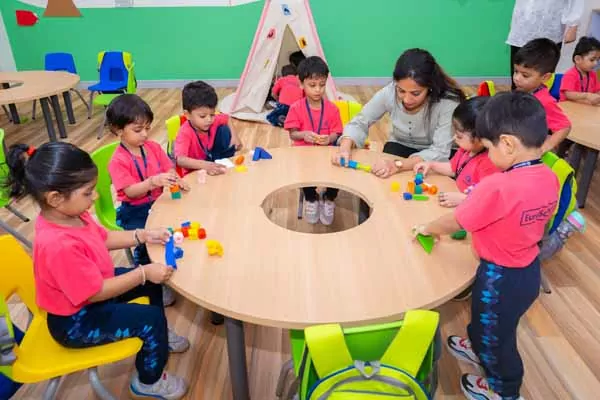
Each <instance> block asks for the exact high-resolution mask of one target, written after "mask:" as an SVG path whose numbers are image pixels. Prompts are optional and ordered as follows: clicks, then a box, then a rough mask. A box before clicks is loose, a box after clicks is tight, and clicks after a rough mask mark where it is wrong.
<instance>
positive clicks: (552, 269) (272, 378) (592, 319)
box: [0, 87, 600, 400]
mask: <svg viewBox="0 0 600 400" xmlns="http://www.w3.org/2000/svg"><path fill="white" fill-rule="evenodd" d="M342 89H343V90H344V91H345V92H347V93H349V94H351V95H353V96H354V97H355V98H356V99H357V100H359V101H360V102H363V103H364V102H366V101H367V100H368V99H369V98H370V97H371V96H372V95H373V94H374V93H375V92H376V90H377V89H378V88H376V87H347V88H342ZM471 90H472V89H471ZM228 93H231V90H227V89H223V90H219V95H220V96H223V95H225V94H228ZM84 95H85V93H84ZM140 95H141V96H142V97H143V98H144V99H146V101H148V102H149V103H150V105H151V106H152V109H153V110H154V113H155V123H154V125H153V129H152V138H153V139H155V140H157V141H159V142H161V143H163V144H165V137H166V133H165V128H164V121H165V119H166V118H168V117H169V116H171V115H173V114H176V113H178V112H179V111H180V91H179V90H175V89H153V90H140ZM30 110H31V104H24V105H20V107H19V111H20V112H21V113H22V115H25V116H28V114H29V113H30ZM75 112H76V117H77V120H78V122H77V124H75V125H74V126H68V127H67V128H68V132H69V139H68V141H70V142H72V143H74V144H76V145H78V146H80V147H82V148H83V149H85V150H87V151H93V150H95V149H97V148H98V147H99V146H101V145H104V144H106V143H109V142H111V141H113V140H115V138H114V137H112V136H110V134H108V135H106V136H105V137H104V138H103V139H102V140H99V141H98V140H96V132H97V128H98V126H99V124H100V122H101V120H102V114H101V110H99V109H98V110H96V112H95V113H94V117H93V118H92V119H91V120H88V119H87V118H86V110H85V108H84V107H83V105H82V104H81V103H76V109H75ZM387 124H388V121H387V120H384V121H382V122H379V123H377V124H376V125H375V126H374V127H373V128H372V129H371V132H370V138H371V140H372V141H374V142H375V143H376V145H379V146H380V145H381V144H382V143H383V142H384V141H385V138H386V131H387V126H388V125H387ZM234 126H235V128H236V129H237V131H238V132H239V133H240V135H241V137H242V140H243V141H244V143H245V145H246V147H248V148H250V147H253V146H257V145H258V146H264V147H266V148H269V147H280V146H288V145H289V139H288V138H287V136H286V134H285V133H284V132H283V131H282V130H280V129H276V128H272V127H270V126H268V125H263V124H256V123H245V122H238V121H236V122H235V123H234ZM0 128H3V129H5V130H6V141H7V144H9V145H10V144H14V143H27V144H32V145H36V146H37V145H39V144H41V143H42V142H44V141H46V139H47V135H46V132H45V127H44V124H43V121H42V120H41V119H40V118H39V117H38V120H36V121H30V122H27V123H24V124H22V125H19V126H14V125H12V124H10V123H9V122H8V121H7V119H6V117H5V115H4V114H0ZM379 148H381V147H379ZM296 196H297V192H294V193H289V194H288V195H287V197H286V198H283V199H279V200H278V201H277V205H278V207H276V208H277V211H276V212H273V213H272V214H271V215H272V217H273V218H275V219H277V223H279V224H286V225H290V226H292V225H293V226H294V227H295V229H302V230H310V228H308V227H307V226H306V225H303V222H298V221H297V220H296V218H295V213H296V205H297V197H296ZM342 199H343V202H347V204H350V205H351V204H352V201H353V200H352V199H351V198H347V197H346V198H344V197H343V196H342ZM599 202H600V174H596V176H595V179H594V182H593V183H592V187H591V191H590V195H589V198H588V201H587V204H586V208H585V210H583V214H584V215H585V217H586V219H587V222H588V228H587V231H586V232H585V234H584V235H577V236H574V237H573V238H571V240H570V241H569V243H568V244H567V246H566V248H565V249H564V250H563V251H562V252H561V253H560V254H559V255H558V256H557V257H556V258H555V259H554V260H553V261H552V262H549V263H548V264H547V265H545V266H544V270H545V272H546V274H547V276H548V278H549V279H550V282H551V284H552V285H553V288H554V292H553V293H552V294H550V295H546V294H541V295H540V297H539V299H538V301H537V302H536V303H535V304H534V306H533V307H532V308H531V309H530V310H529V312H528V313H527V315H526V316H525V318H523V320H522V323H521V325H520V328H519V348H520V351H521V355H522V357H523V360H524V363H525V370H526V373H525V382H524V385H523V389H522V394H523V396H524V397H525V398H527V399H528V400H537V399H539V400H553V399H556V400H565V399H582V400H583V399H589V400H592V399H598V398H600V245H599V244H598V243H600V241H599V239H600V213H599V207H600V203H599ZM282 204H284V205H286V204H287V206H285V207H283V206H282ZM18 208H19V210H21V211H22V212H23V213H25V214H26V215H29V216H32V217H33V216H35V215H36V212H37V210H36V208H35V207H34V206H33V205H32V203H31V201H30V200H24V201H22V202H21V203H20V204H19V205H18ZM338 217H339V220H340V221H339V222H338V224H339V225H337V227H336V229H343V228H344V227H347V226H348V225H351V224H353V223H354V221H353V220H352V218H354V217H353V215H352V214H351V213H346V212H344V211H340V215H338ZM0 218H3V219H6V220H8V221H9V222H10V223H11V224H13V225H14V226H15V227H18V229H19V230H20V231H21V232H22V233H23V234H25V235H26V236H28V237H29V238H32V236H33V223H27V224H23V223H20V222H19V221H18V220H17V219H16V218H14V217H12V216H11V214H9V213H8V212H6V210H0ZM320 229H322V228H320ZM114 257H115V263H117V264H119V263H124V261H125V258H124V256H123V252H115V254H114ZM9 267H10V266H9ZM448 268H452V266H451V265H449V266H448ZM468 305H469V303H468V302H461V303H457V302H451V303H448V304H446V305H444V306H442V307H440V308H439V311H440V313H441V318H442V331H443V334H444V336H445V335H448V334H464V333H465V325H466V323H467V321H468V320H469V309H468ZM11 309H12V312H13V318H14V319H15V320H16V321H18V323H20V324H22V322H23V321H24V318H25V312H24V310H23V307H22V306H20V305H19V304H18V303H16V302H15V301H12V302H11ZM167 315H168V319H169V322H170V326H171V327H173V328H175V329H176V330H177V331H178V333H180V334H183V335H186V336H187V337H188V338H189V339H190V341H191V343H192V347H191V349H190V350H189V351H188V352H187V353H185V354H182V355H174V356H171V358H170V360H169V365H168V370H169V371H170V372H172V373H175V374H178V375H181V376H184V377H185V378H186V379H187V380H188V382H190V391H189V395H188V397H187V398H188V399H207V400H217V399H230V398H231V397H232V396H231V391H230V385H229V378H228V372H227V352H226V347H225V336H224V328H223V327H213V326H211V325H210V323H209V322H208V313H207V312H205V311H204V310H202V309H200V308H198V307H196V306H195V305H193V304H192V303H190V302H188V301H186V300H185V299H183V298H179V299H178V301H177V303H176V305H175V306H174V307H171V308H169V309H167ZM246 336H247V338H246V344H247V346H248V349H247V351H248V353H247V355H248V364H249V371H250V386H251V392H252V398H253V399H257V400H267V399H273V398H274V397H275V396H274V392H275V383H276V380H277V376H278V374H279V368H280V366H281V364H282V362H283V361H285V360H286V359H288V357H289V354H288V341H287V333H286V332H285V331H282V330H280V329H272V328H265V327H258V326H252V325H247V329H246ZM132 370H133V360H132V359H128V360H125V361H123V362H120V363H117V364H114V365H110V366H106V367H102V368H100V376H101V379H102V380H103V382H105V384H106V385H107V387H108V388H109V389H110V390H111V391H112V392H113V393H115V394H117V397H118V398H119V399H127V398H128V390H127V387H128V380H129V376H130V374H131V372H132ZM470 370H471V369H470V368H469V367H468V366H466V365H465V364H459V363H458V362H457V361H455V360H454V359H453V358H452V357H451V356H449V355H448V353H447V352H446V351H444V353H443V356H442V359H441V378H440V386H439V390H438V395H437V397H436V398H437V399H461V398H463V396H462V394H461V391H460V388H459V386H458V379H459V376H460V375H461V373H464V372H466V371H470ZM42 391H43V385H27V386H25V387H23V388H22V389H21V390H20V391H19V393H18V394H17V396H16V397H15V398H16V399H40V398H41V393H42ZM58 398H60V399H76V400H80V399H93V398H95V397H94V395H93V394H92V392H91V390H90V387H89V385H88V383H87V376H86V375H85V374H83V373H79V374H73V375H71V376H68V377H66V378H64V379H63V381H62V383H61V386H60V389H59V395H58Z"/></svg>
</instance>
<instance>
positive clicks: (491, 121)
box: [475, 91, 548, 148]
mask: <svg viewBox="0 0 600 400" xmlns="http://www.w3.org/2000/svg"><path fill="white" fill-rule="evenodd" d="M475 130H476V132H477V135H478V137H479V138H481V139H487V140H489V141H490V142H492V143H493V144H494V145H495V144H497V143H498V141H499V140H500V135H511V136H515V137H517V138H518V139H519V140H520V141H521V143H522V144H523V145H524V146H525V147H529V148H539V147H541V146H542V144H543V143H544V141H545V140H546V137H547V136H548V124H547V123H546V111H545V110H544V107H543V106H542V104H541V103H540V102H539V100H538V99H536V98H535V97H534V96H533V95H531V94H529V93H525V92H521V91H515V92H505V93H499V94H497V95H496V96H494V97H491V98H490V99H489V100H488V102H487V103H486V105H485V106H484V107H483V110H481V113H480V114H479V116H478V117H477V123H476V128H475Z"/></svg>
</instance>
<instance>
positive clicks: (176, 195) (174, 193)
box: [169, 185, 181, 200]
mask: <svg viewBox="0 0 600 400" xmlns="http://www.w3.org/2000/svg"><path fill="white" fill-rule="evenodd" d="M169 191H170V192H171V199H173V200H178V199H181V189H180V188H179V185H172V186H170V187H169Z"/></svg>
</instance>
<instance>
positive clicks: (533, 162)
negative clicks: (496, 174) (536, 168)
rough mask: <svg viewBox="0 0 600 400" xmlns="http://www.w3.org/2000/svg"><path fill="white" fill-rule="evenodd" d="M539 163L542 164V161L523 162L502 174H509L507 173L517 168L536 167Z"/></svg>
mask: <svg viewBox="0 0 600 400" xmlns="http://www.w3.org/2000/svg"><path fill="white" fill-rule="evenodd" d="M541 163H542V160H540V159H539V158H538V159H537V160H529V161H523V162H520V163H517V164H515V165H512V166H511V167H510V168H509V169H507V170H506V171H504V172H509V171H512V170H513V169H518V168H524V167H531V166H532V165H538V164H541Z"/></svg>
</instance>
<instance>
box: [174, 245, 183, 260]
mask: <svg viewBox="0 0 600 400" xmlns="http://www.w3.org/2000/svg"><path fill="white" fill-rule="evenodd" d="M173 253H174V254H175V258H176V259H179V258H182V257H183V249H182V248H181V247H175V251H174V252H173Z"/></svg>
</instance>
